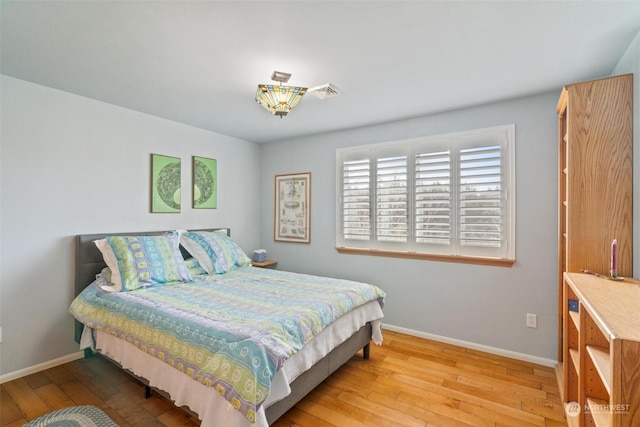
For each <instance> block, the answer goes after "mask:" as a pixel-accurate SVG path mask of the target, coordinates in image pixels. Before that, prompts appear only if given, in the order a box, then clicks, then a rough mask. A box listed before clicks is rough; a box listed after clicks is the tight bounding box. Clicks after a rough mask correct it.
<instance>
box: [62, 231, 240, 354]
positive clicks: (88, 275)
mask: <svg viewBox="0 0 640 427" xmlns="http://www.w3.org/2000/svg"><path fill="white" fill-rule="evenodd" d="M214 230H226V232H227V235H228V236H231V230H230V229H229V228H223V227H220V228H207V229H199V230H191V231H214ZM166 232H167V230H163V231H137V232H128V233H101V234H79V235H77V236H76V268H75V275H76V277H75V293H74V295H78V294H79V293H80V292H82V290H83V289H84V288H86V287H87V286H89V285H90V284H91V283H92V282H93V281H94V280H95V279H96V274H98V273H100V271H102V269H103V268H104V267H106V266H107V264H105V262H104V260H103V259H102V253H100V251H99V250H98V247H97V246H96V245H95V244H94V243H93V241H94V240H98V239H104V238H105V237H107V236H157V235H160V234H162V233H166ZM180 250H181V251H182V255H183V256H184V257H185V258H188V257H191V255H189V254H188V253H187V252H186V251H185V250H184V248H183V247H182V246H180ZM75 323H76V326H75V339H76V341H77V342H80V336H81V335H82V328H83V325H82V324H81V323H80V322H75Z"/></svg>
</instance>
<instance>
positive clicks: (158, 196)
mask: <svg viewBox="0 0 640 427" xmlns="http://www.w3.org/2000/svg"><path fill="white" fill-rule="evenodd" d="M180 162H181V160H180V159H179V158H177V157H170V156H163V155H160V154H151V212H152V213H177V212H180Z"/></svg>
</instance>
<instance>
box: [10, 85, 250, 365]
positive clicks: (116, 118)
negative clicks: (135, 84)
mask: <svg viewBox="0 0 640 427" xmlns="http://www.w3.org/2000/svg"><path fill="white" fill-rule="evenodd" d="M0 82H1V85H2V115H1V119H2V123H1V124H2V133H1V137H2V139H1V151H0V155H1V169H0V186H1V197H0V221H1V226H0V238H1V253H0V257H1V262H0V295H1V301H0V326H1V327H2V328H3V342H2V344H0V359H1V360H2V363H1V365H0V374H5V373H9V372H14V371H17V370H21V369H24V368H27V367H31V366H34V365H37V364H40V363H44V362H47V361H50V360H53V359H56V358H59V357H62V356H67V355H69V354H72V353H74V352H77V351H78V346H77V344H76V343H75V342H74V340H73V319H72V317H71V316H70V315H69V314H67V308H68V306H69V304H70V302H71V300H72V299H73V287H74V285H73V283H74V281H73V280H74V279H73V266H74V258H73V257H74V246H73V236H74V235H76V234H83V233H99V232H109V231H114V232H115V231H139V230H165V229H174V228H202V227H213V226H223V227H231V229H232V236H233V237H234V239H235V240H236V241H238V243H239V244H240V245H241V246H242V247H243V248H244V249H245V251H247V252H248V253H251V251H252V250H253V249H255V248H257V247H258V246H259V243H260V240H259V239H260V233H259V228H260V224H259V223H258V221H256V217H257V214H256V212H258V211H259V210H260V194H259V190H260V189H259V188H257V186H256V185H255V183H256V182H258V180H259V176H260V175H259V171H260V164H259V161H260V157H259V153H260V147H259V146H258V145H256V144H253V143H249V142H246V141H242V140H238V139H235V138H231V137H227V136H224V135H220V134H216V133H212V132H208V131H204V130H201V129H196V128H193V127H189V126H186V125H183V124H179V123H175V122H171V121H167V120H163V119H160V118H157V117H153V116H149V115H146V114H142V113H138V112H135V111H131V110H127V109H124V108H120V107H117V106H114V105H110V104H105V103H102V102H98V101H95V100H92V99H88V98H83V97H80V96H76V95H73V94H70V93H66V92H61V91H58V90H54V89H50V88H47V87H44V86H39V85H35V84H32V83H28V82H25V81H22V80H17V79H14V78H11V77H7V76H2V79H1V81H0ZM150 153H158V154H165V155H170V156H174V157H180V158H181V159H182V186H183V191H182V211H181V213H178V214H151V213H149V177H150V170H149V165H150ZM192 155H198V156H204V157H209V158H215V159H217V160H218V209H215V210H209V209H207V210H194V209H192V208H191V207H190V206H191V191H190V185H191V156H192Z"/></svg>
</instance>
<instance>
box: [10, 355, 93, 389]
mask: <svg viewBox="0 0 640 427" xmlns="http://www.w3.org/2000/svg"><path fill="white" fill-rule="evenodd" d="M83 357H84V351H79V352H77V353H72V354H69V355H67V356H62V357H59V358H57V359H54V360H49V361H48V362H44V363H39V364H37V365H34V366H30V367H28V368H24V369H20V370H18V371H15V372H9V373H8V374H4V375H0V384H4V383H6V382H9V381H13V380H17V379H18V378H22V377H26V376H27V375H31V374H35V373H37V372H40V371H44V370H45V369H49V368H55V367H56V366H60V365H64V364H65V363H69V362H73V361H74V360H78V359H82V358H83Z"/></svg>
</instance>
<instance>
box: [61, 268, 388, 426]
mask: <svg viewBox="0 0 640 427" xmlns="http://www.w3.org/2000/svg"><path fill="white" fill-rule="evenodd" d="M101 280H102V282H101ZM105 282H106V283H108V280H107V279H106V278H105V277H101V276H99V277H98V280H97V281H96V283H94V284H93V285H92V286H89V287H88V288H87V289H85V290H84V291H83V292H82V293H81V294H80V295H79V296H78V297H77V298H76V300H74V302H73V303H72V305H71V308H70V311H71V312H72V314H73V315H74V316H75V317H76V319H77V320H79V321H81V322H82V323H84V324H85V325H87V326H89V327H90V328H93V329H90V328H86V331H90V330H91V331H94V332H95V333H94V334H88V333H84V334H83V343H82V344H83V345H85V346H86V345H94V346H95V347H97V348H98V349H99V350H101V351H102V352H103V353H105V354H106V355H107V356H108V357H110V358H112V359H113V360H115V361H117V362H118V363H120V364H121V365H122V366H123V367H124V368H126V369H129V370H130V371H132V372H133V373H135V374H136V375H139V376H141V377H144V378H146V379H148V380H149V381H150V385H152V386H154V387H157V388H160V389H163V390H165V391H167V392H168V393H169V394H170V396H171V398H172V399H173V400H174V401H175V402H176V404H177V405H179V406H181V405H187V406H189V407H190V408H191V409H192V410H193V411H194V412H196V413H197V414H198V415H199V417H200V418H201V419H202V420H203V425H221V424H220V423H221V422H222V420H220V419H219V417H220V416H223V418H224V425H238V426H239V425H244V424H246V423H244V421H242V420H240V419H238V420H235V419H236V418H238V415H239V416H240V417H241V418H244V420H245V421H248V422H249V425H251V423H252V422H255V423H256V424H257V425H266V418H265V414H264V408H265V407H266V406H268V405H270V404H273V403H274V402H277V401H278V400H279V399H282V398H283V397H285V396H286V395H287V394H288V393H289V391H290V389H289V384H290V383H291V382H292V381H294V380H295V378H297V377H298V375H300V374H301V373H302V372H304V371H305V370H306V369H308V367H310V366H311V365H313V364H314V363H315V362H316V361H317V360H319V359H321V358H322V357H323V356H324V355H326V354H328V352H330V351H331V350H332V349H333V348H334V347H335V346H336V345H337V344H339V343H341V342H343V341H344V340H346V339H347V338H349V337H350V336H351V335H352V334H353V333H354V332H355V331H358V330H359V329H360V328H361V327H362V326H363V325H364V324H366V323H367V322H372V324H373V326H374V327H373V339H374V342H378V343H379V342H380V341H381V333H380V319H381V318H382V309H381V308H382V301H383V298H384V292H382V291H380V290H379V289H378V288H376V287H375V286H372V285H368V284H362V283H358V282H351V281H346V280H338V279H332V278H326V277H319V276H310V275H302V274H296V273H288V272H282V271H276V270H264V269H257V268H253V267H247V268H241V269H237V270H234V271H233V272H228V273H225V274H224V275H213V276H209V275H205V276H203V277H198V278H197V279H196V280H195V281H194V282H193V283H189V284H180V285H171V286H166V287H159V288H151V289H144V290H139V291H132V292H118V293H109V292H105V291H103V290H102V288H104V287H105V286H104V283H105ZM101 283H102V285H101ZM89 337H91V338H92V340H88V339H87V338H89ZM90 341H93V342H90ZM169 366H170V367H173V368H175V369H167V368H168V367H169ZM185 374H186V375H185ZM204 389H206V392H205V391H204ZM194 390H196V391H194ZM204 395H206V396H209V397H208V398H203V396H204ZM218 401H221V402H219V403H215V404H214V403H211V402H218ZM212 406H214V407H213V408H212ZM223 409H224V410H223ZM225 414H229V415H225ZM231 414H232V415H231ZM229 417H230V418H232V419H228V418H229Z"/></svg>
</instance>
